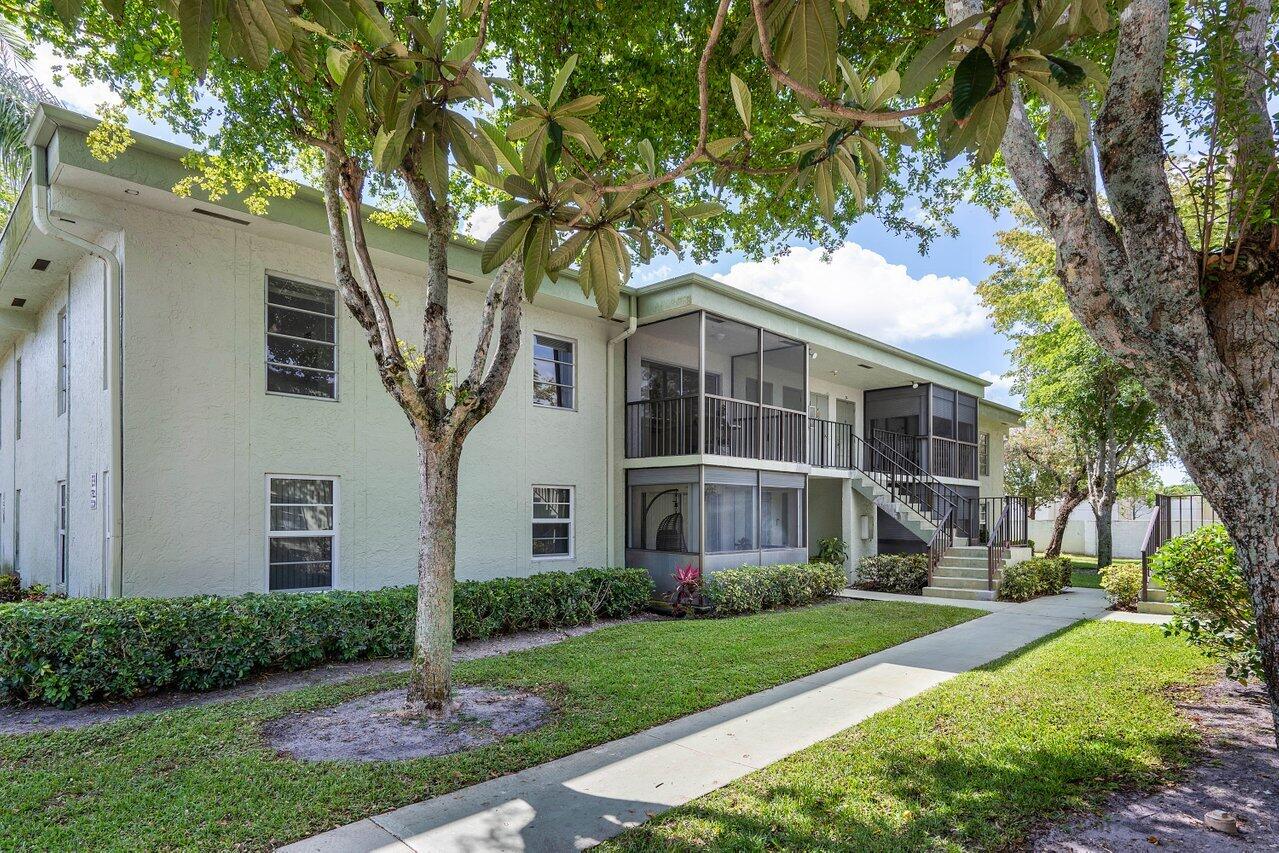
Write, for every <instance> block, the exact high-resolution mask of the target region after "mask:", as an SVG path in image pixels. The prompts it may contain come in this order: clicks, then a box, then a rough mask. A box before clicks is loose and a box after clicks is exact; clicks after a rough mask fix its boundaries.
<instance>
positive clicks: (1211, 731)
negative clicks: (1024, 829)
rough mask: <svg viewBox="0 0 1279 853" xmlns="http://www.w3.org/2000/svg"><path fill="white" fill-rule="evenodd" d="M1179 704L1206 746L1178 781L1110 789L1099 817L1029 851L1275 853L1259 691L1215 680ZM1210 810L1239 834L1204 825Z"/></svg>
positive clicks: (1274, 812) (1271, 771) (1274, 795)
mask: <svg viewBox="0 0 1279 853" xmlns="http://www.w3.org/2000/svg"><path fill="white" fill-rule="evenodd" d="M1178 707H1179V708H1180V709H1181V710H1182V711H1183V712H1184V713H1186V714H1188V715H1189V716H1190V717H1191V719H1193V720H1194V721H1195V724H1196V725H1197V726H1198V727H1199V728H1200V729H1201V730H1202V731H1203V734H1204V747H1205V749H1204V752H1203V754H1202V755H1201V756H1200V757H1199V758H1198V759H1197V760H1196V763H1195V765H1194V766H1193V767H1191V768H1190V769H1189V770H1188V771H1187V772H1186V773H1185V774H1184V775H1183V776H1182V777H1181V778H1180V779H1179V781H1178V782H1177V783H1176V784H1174V785H1172V786H1170V787H1167V788H1163V789H1161V790H1159V791H1156V792H1154V793H1151V794H1140V793H1133V792H1129V793H1121V794H1116V795H1114V796H1113V797H1111V798H1110V800H1109V801H1108V802H1107V803H1106V804H1105V806H1104V808H1103V810H1102V814H1103V816H1102V817H1100V818H1096V817H1094V818H1090V819H1087V820H1081V821H1075V822H1072V823H1068V824H1065V825H1063V826H1059V827H1057V828H1055V829H1053V830H1051V831H1050V832H1048V833H1047V834H1045V835H1043V836H1042V837H1041V838H1039V839H1038V840H1037V841H1036V843H1035V845H1034V849H1035V850H1037V851H1054V853H1057V852H1058V851H1071V853H1083V851H1089V853H1091V851H1121V850H1122V851H1128V850H1155V849H1160V848H1167V849H1171V850H1177V851H1186V853H1191V852H1192V851H1195V853H1198V851H1203V853H1208V852H1209V851H1211V853H1224V851H1239V850H1245V851H1258V850H1279V751H1276V750H1275V742H1274V729H1273V718H1272V717H1271V715H1270V707H1269V704H1268V702H1267V700H1266V694H1265V691H1264V690H1262V689H1261V688H1260V687H1259V686H1256V685H1252V686H1249V687H1241V686H1240V685H1238V684H1236V683H1234V682H1231V681H1221V682H1218V683H1216V684H1213V685H1211V686H1209V687H1208V688H1206V689H1205V690H1203V691H1202V692H1201V693H1199V694H1198V695H1195V696H1193V697H1190V698H1187V699H1185V700H1183V701H1180V702H1178ZM1214 809H1223V810H1225V811H1228V812H1231V813H1233V814H1235V815H1237V816H1238V817H1239V819H1240V828H1241V832H1240V834H1239V835H1233V836H1232V835H1226V834H1223V833H1221V832H1217V831H1214V830H1212V829H1209V828H1208V827H1207V826H1206V825H1205V824H1204V822H1203V818H1204V815H1205V814H1206V813H1208V812H1209V811H1212V810H1214Z"/></svg>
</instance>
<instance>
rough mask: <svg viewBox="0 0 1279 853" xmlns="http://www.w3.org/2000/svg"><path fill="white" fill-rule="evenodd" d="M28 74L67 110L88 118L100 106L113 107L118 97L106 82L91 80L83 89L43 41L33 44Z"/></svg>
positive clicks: (62, 60)
mask: <svg viewBox="0 0 1279 853" xmlns="http://www.w3.org/2000/svg"><path fill="white" fill-rule="evenodd" d="M34 53H35V56H34V57H33V58H32V60H31V73H32V75H33V76H34V77H35V78H36V79H37V80H39V81H40V82H41V83H43V84H44V86H45V88H46V89H48V90H49V91H50V92H52V93H53V94H54V95H56V96H57V97H58V98H60V99H61V100H62V101H63V102H65V103H66V105H67V106H68V107H70V108H71V109H73V110H76V111H78V112H82V113H86V114H88V115H97V112H98V106H99V105H100V104H105V103H109V104H117V103H119V102H120V98H119V97H118V96H117V95H116V94H115V93H114V92H112V91H111V87H110V86H108V85H107V84H106V83H102V82H99V81H96V80H95V81H92V82H90V83H89V84H88V85H87V86H86V85H84V84H83V83H81V82H80V81H79V80H77V79H76V78H75V77H72V76H71V74H69V73H68V72H67V70H66V66H67V60H66V59H65V58H64V57H62V56H61V55H59V54H58V53H57V52H55V51H54V49H53V48H52V47H51V46H49V45H48V44H45V43H43V42H36V44H35V45H34Z"/></svg>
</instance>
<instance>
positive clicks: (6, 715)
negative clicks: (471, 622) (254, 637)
mask: <svg viewBox="0 0 1279 853" xmlns="http://www.w3.org/2000/svg"><path fill="white" fill-rule="evenodd" d="M657 618H659V617H656V616H653V615H651V614H648V613H642V614H639V615H637V616H632V617H630V618H627V619H602V620H600V621H598V622H593V623H591V624H589V625H578V626H576V627H573V628H549V629H547V630H545V631H524V632H521V633H518V634H506V635H504V636H501V637H492V638H490V639H487V640H468V641H466V642H463V643H458V644H457V646H456V647H455V648H454V650H453V659H454V660H459V661H461V660H475V659H476V658H486V657H493V656H495V655H503V654H507V653H509V652H518V651H522V650H524V649H534V648H537V647H539V646H549V645H552V644H553V643H558V642H560V641H561V640H566V639H568V638H569V637H577V636H580V635H582V634H589V633H591V632H592V631H598V630H600V629H602V628H611V627H613V626H615V625H625V624H627V623H630V622H645V621H649V620H653V619H657ZM408 668H409V663H408V661H406V660H370V661H357V662H355V663H334V664H325V665H323V666H317V667H314V668H313V669H306V670H300V671H298V672H272V673H266V674H264V675H261V676H258V677H257V678H254V679H252V680H250V681H246V682H244V683H243V684H237V685H235V686H234V687H225V688H222V689H219V690H209V691H207V692H204V693H182V692H179V691H176V690H166V691H162V692H159V693H154V694H151V695H149V696H140V697H138V698H137V699H131V700H128V701H125V702H100V703H95V704H92V705H84V706H81V707H79V708H70V709H63V708H53V707H50V706H48V705H0V735H25V734H35V733H37V732H47V731H53V730H55V729H82V728H84V727H85V726H94V725H98V724H99V723H109V722H112V721H113V720H119V719H122V718H125V717H132V716H135V715H137V714H154V713H159V712H161V711H169V710H173V709H175V708H187V707H192V706H198V705H213V704H217V703H220V702H234V701H236V700H239V699H258V698H261V697H264V696H274V695H276V694H279V693H288V692H290V691H293V690H301V689H302V688H304V687H314V686H316V685H321V684H338V683H341V682H343V681H350V680H352V679H355V678H362V677H364V676H367V675H381V674H382V673H387V672H406V671H407V670H408Z"/></svg>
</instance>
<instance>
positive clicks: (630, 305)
mask: <svg viewBox="0 0 1279 853" xmlns="http://www.w3.org/2000/svg"><path fill="white" fill-rule="evenodd" d="M626 310H627V314H628V315H629V319H628V320H627V323H626V331H624V332H622V333H621V334H620V335H618V336H617V337H614V338H610V339H609V341H608V352H607V360H608V363H607V365H606V367H605V372H606V374H607V376H606V378H605V380H604V381H605V387H604V409H605V415H604V421H605V424H606V426H605V429H606V430H607V434H606V436H605V441H604V443H605V447H606V452H605V456H604V458H605V459H606V460H607V462H606V464H605V466H604V472H605V473H604V484H605V485H604V488H605V490H606V491H607V494H606V496H605V498H604V499H605V501H606V502H607V506H608V509H607V511H606V512H605V514H604V515H605V521H604V535H605V536H606V537H607V539H606V547H605V553H606V554H607V555H608V564H609V565H610V566H616V565H617V564H618V563H617V560H616V556H617V550H616V542H615V541H614V535H613V531H614V530H615V529H616V527H617V501H616V500H615V499H614V495H613V491H614V483H613V481H614V476H613V470H614V469H615V468H616V467H617V458H616V457H615V456H614V455H613V447H614V445H615V444H616V442H615V440H614V435H613V432H614V429H615V426H614V424H615V423H616V421H617V416H616V415H615V414H614V412H613V410H614V408H616V406H615V405H614V403H613V399H612V398H613V375H614V374H615V373H616V372H617V371H616V370H615V369H614V367H613V362H614V361H615V359H614V358H613V352H614V350H615V348H616V347H617V345H618V344H620V343H621V342H622V341H624V340H626V339H627V338H629V337H630V336H631V335H633V334H635V329H636V328H637V327H638V325H639V321H638V319H637V318H636V316H635V296H634V294H632V295H631V297H630V298H629V299H628V300H627V307H626ZM625 400H626V392H625V389H623V392H622V401H623V405H625Z"/></svg>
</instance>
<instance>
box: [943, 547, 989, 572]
mask: <svg viewBox="0 0 1279 853" xmlns="http://www.w3.org/2000/svg"><path fill="white" fill-rule="evenodd" d="M986 559H987V558H986V555H985V554H982V555H981V556H980V557H972V556H968V555H967V554H964V555H960V554H956V553H954V549H953V548H952V549H951V550H950V551H947V552H946V555H945V556H944V557H942V562H943V563H946V564H947V565H950V566H967V567H968V568H971V569H977V568H982V569H984V568H986Z"/></svg>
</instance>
